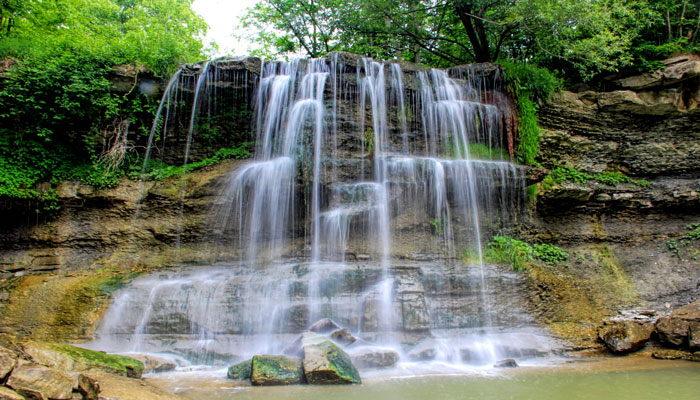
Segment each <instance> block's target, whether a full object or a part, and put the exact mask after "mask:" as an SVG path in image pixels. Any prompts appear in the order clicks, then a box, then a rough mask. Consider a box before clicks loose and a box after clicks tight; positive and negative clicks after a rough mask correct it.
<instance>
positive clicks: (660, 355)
mask: <svg viewBox="0 0 700 400" xmlns="http://www.w3.org/2000/svg"><path fill="white" fill-rule="evenodd" d="M651 356H652V357H654V358H656V359H658V360H685V359H688V358H690V356H691V355H690V353H688V352H685V351H681V350H669V349H661V350H656V351H654V352H653V353H651Z"/></svg>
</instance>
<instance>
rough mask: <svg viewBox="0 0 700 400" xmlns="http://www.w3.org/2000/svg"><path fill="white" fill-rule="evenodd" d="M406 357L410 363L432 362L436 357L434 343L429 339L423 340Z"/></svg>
mask: <svg viewBox="0 0 700 400" xmlns="http://www.w3.org/2000/svg"><path fill="white" fill-rule="evenodd" d="M407 356H408V359H409V360H411V361H430V360H433V359H435V357H436V356H437V350H436V349H435V342H434V341H432V340H430V339H427V340H424V341H422V342H420V343H418V344H417V345H416V346H414V347H413V348H412V349H411V351H409V352H408V354H407Z"/></svg>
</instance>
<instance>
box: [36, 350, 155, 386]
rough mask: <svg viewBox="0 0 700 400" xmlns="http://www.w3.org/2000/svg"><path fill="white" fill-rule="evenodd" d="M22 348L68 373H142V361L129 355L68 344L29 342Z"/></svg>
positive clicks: (135, 376) (125, 374) (134, 376)
mask: <svg viewBox="0 0 700 400" xmlns="http://www.w3.org/2000/svg"><path fill="white" fill-rule="evenodd" d="M24 350H25V352H26V353H28V354H29V355H31V356H32V357H33V358H34V359H36V360H37V361H39V362H41V363H44V364H49V365H55V366H56V367H57V368H59V369H62V370H64V371H66V372H69V373H77V372H85V371H89V370H100V371H104V372H109V373H112V374H117V375H122V376H127V377H129V378H140V377H141V374H142V373H143V363H141V361H138V360H135V359H133V358H131V357H126V356H121V355H116V354H107V353H103V352H100V351H94V350H88V349H84V348H82V347H76V346H71V345H68V344H56V343H33V342H30V343H27V344H25V345H24Z"/></svg>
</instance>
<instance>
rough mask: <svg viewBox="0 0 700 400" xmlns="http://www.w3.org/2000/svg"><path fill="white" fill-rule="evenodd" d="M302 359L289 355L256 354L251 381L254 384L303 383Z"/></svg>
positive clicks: (252, 365)
mask: <svg viewBox="0 0 700 400" xmlns="http://www.w3.org/2000/svg"><path fill="white" fill-rule="evenodd" d="M303 379H304V372H303V370H302V368H301V359H299V358H296V357H287V356H270V355H262V356H254V357H253V361H252V364H251V373H250V381H251V383H252V384H253V385H258V386H272V385H294V384H298V383H302V381H303Z"/></svg>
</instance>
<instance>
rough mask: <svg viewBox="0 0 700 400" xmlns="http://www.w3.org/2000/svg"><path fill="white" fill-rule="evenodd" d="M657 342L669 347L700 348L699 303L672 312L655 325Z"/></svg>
mask: <svg viewBox="0 0 700 400" xmlns="http://www.w3.org/2000/svg"><path fill="white" fill-rule="evenodd" d="M656 332H657V334H658V336H659V341H661V342H662V343H663V344H665V345H667V346H669V347H676V348H689V349H691V350H697V349H699V348H700V343H698V339H699V338H700V301H696V302H694V303H691V304H688V305H687V306H685V307H681V308H679V309H677V310H675V311H673V312H672V313H671V314H670V315H669V316H668V317H664V318H660V319H659V321H658V322H657V323H656Z"/></svg>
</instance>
